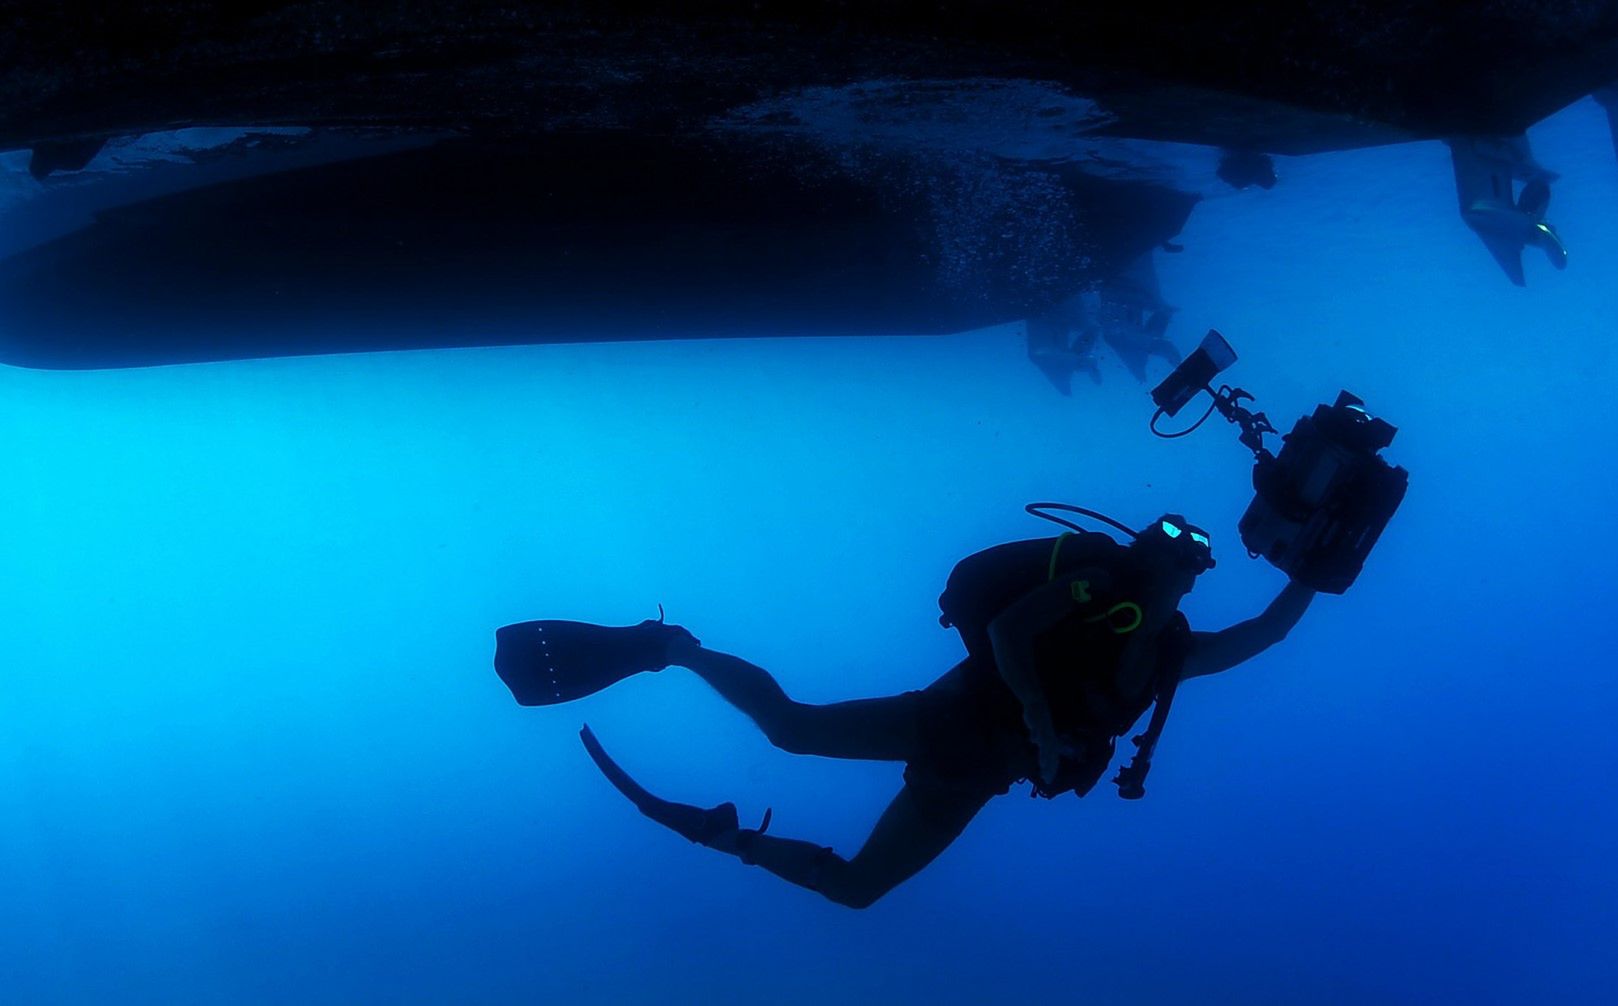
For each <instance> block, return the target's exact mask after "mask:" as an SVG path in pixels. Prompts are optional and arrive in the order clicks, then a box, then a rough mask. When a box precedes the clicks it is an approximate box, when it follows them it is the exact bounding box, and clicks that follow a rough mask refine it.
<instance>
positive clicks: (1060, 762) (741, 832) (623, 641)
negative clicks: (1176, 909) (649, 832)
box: [495, 504, 1315, 908]
mask: <svg viewBox="0 0 1618 1006" xmlns="http://www.w3.org/2000/svg"><path fill="white" fill-rule="evenodd" d="M1036 508H1043V509H1036ZM1052 508H1054V509H1060V510H1066V511H1071V512H1078V513H1082V514H1085V515H1087V516H1091V517H1095V518H1099V519H1101V520H1105V521H1107V522H1108V523H1109V524H1112V525H1113V526H1115V527H1117V528H1119V529H1120V530H1122V531H1124V532H1126V533H1127V534H1129V535H1131V536H1133V541H1132V542H1131V543H1130V544H1128V545H1127V546H1126V545H1123V544H1120V543H1119V542H1118V541H1116V540H1114V539H1113V538H1112V537H1111V536H1110V535H1107V534H1103V533H1099V532H1092V531H1086V530H1084V529H1082V528H1080V527H1079V526H1078V525H1077V524H1073V523H1072V522H1070V521H1067V520H1065V519H1063V518H1061V517H1055V516H1052V515H1051V514H1049V513H1047V512H1044V511H1045V510H1048V509H1052ZM1029 510H1030V512H1032V513H1035V514H1036V515H1038V516H1042V517H1046V518H1047V519H1051V520H1054V521H1056V522H1057V523H1060V524H1062V525H1064V526H1065V527H1068V528H1071V529H1072V530H1071V531H1069V532H1065V533H1063V534H1062V535H1060V536H1059V537H1055V538H1039V539H1031V540H1026V541H1017V542H1009V543H1005V544H1002V545H997V546H994V547H992V548H989V549H986V550H984V551H981V552H978V553H975V554H974V555H971V556H968V557H967V558H966V559H963V560H962V561H961V562H960V563H959V564H957V566H956V567H955V569H954V571H953V572H952V573H951V574H950V578H949V581H948V584H947V586H946V589H945V590H944V593H943V595H942V596H941V597H940V598H939V606H940V608H941V609H942V612H943V616H942V617H941V618H940V619H939V621H940V623H941V624H942V625H945V626H946V627H954V628H955V629H956V630H957V631H958V632H959V633H960V635H961V638H962V641H963V642H964V643H965V645H966V650H967V656H966V658H965V659H964V660H962V661H961V662H960V663H958V664H956V665H955V666H954V667H953V668H952V669H951V670H949V671H948V672H947V673H945V674H944V675H943V676H942V677H940V678H939V679H938V680H936V681H934V682H933V683H932V684H931V685H928V686H927V687H926V688H924V689H921V690H919V691H910V692H905V693H902V694H898V695H891V696H887V697H882V698H869V699H857V700H854V701H847V702H835V703H830V704H827V705H811V704H806V703H802V702H797V701H795V700H793V699H792V698H791V697H790V696H788V695H787V693H786V692H785V691H784V690H783V689H782V688H781V686H780V685H779V684H778V683H777V682H776V681H775V679H774V678H773V677H771V676H770V674H769V673H768V672H767V671H765V670H763V669H762V668H759V667H756V666H754V665H753V664H750V663H748V662H747V661H745V660H743V659H741V658H740V657H735V656H731V655H729V654H726V653H721V652H718V651H716V650H711V649H708V648H706V647H704V646H703V645H702V644H701V642H699V641H698V640H697V639H696V637H694V636H693V635H692V634H691V633H690V632H688V631H686V630H685V629H683V628H681V627H679V626H675V625H670V624H666V623H665V622H664V621H663V620H662V618H661V613H660V617H659V619H658V620H656V621H652V620H648V621H645V622H642V623H641V624H639V625H635V626H627V627H607V626H599V625H591V624H586V623H581V622H565V621H537V622H522V623H518V624H515V625H508V626H505V627H503V628H501V629H500V630H498V631H497V633H496V639H497V650H496V654H495V668H496V671H497V672H498V673H499V675H500V677H501V679H502V680H503V681H504V682H505V683H506V685H507V686H508V687H509V688H510V689H511V691H512V694H513V696H514V697H515V698H516V699H517V701H518V702H519V703H521V704H523V705H554V704H558V703H562V702H568V701H571V700H573V699H576V698H580V697H582V696H585V695H589V694H592V693H594V692H596V691H599V690H601V689H602V688H605V687H607V686H608V685H610V684H613V683H614V682H617V681H620V680H623V679H624V678H626V677H629V676H632V675H634V674H637V673H641V672H649V671H660V670H663V669H664V668H666V667H684V668H687V669H689V670H691V671H692V672H694V673H695V674H696V675H697V676H698V677H700V678H702V679H703V680H704V681H706V682H707V683H708V684H709V685H710V686H712V687H713V689H714V690H715V691H717V692H718V693H719V694H720V696H721V697H723V698H724V699H725V700H726V701H728V702H730V703H731V704H732V705H733V706H735V707H736V708H737V709H739V710H741V711H742V712H743V713H745V714H746V715H747V716H748V717H750V718H751V719H752V720H753V722H754V723H756V724H757V725H758V726H759V728H760V729H762V730H763V732H764V734H765V736H767V737H768V738H769V740H770V742H771V743H772V744H774V745H775V746H776V747H778V748H780V749H782V750H784V751H788V752H791V753H793V754H807V755H820V756H823V757H829V758H851V759H862V760H875V761H892V762H902V763H904V764H905V770H904V786H903V788H902V789H901V790H900V791H899V793H898V795H897V796H896V797H895V798H894V799H893V801H892V803H891V804H889V806H888V808H887V809H886V811H884V812H883V814H882V816H881V818H880V820H879V821H878V822H877V824H876V826H875V828H874V829H873V831H872V832H871V834H870V836H869V838H868V839H867V840H866V842H865V844H864V846H863V847H862V848H861V849H860V850H859V852H858V853H857V854H856V855H854V856H853V857H852V858H845V857H843V856H840V855H838V854H837V853H835V852H833V851H832V850H831V849H828V848H825V847H823V846H820V845H816V844H814V843H812V842H806V841H800V840H797V839H791V838H782V837H779V836H777V835H773V834H769V833H767V829H768V826H769V820H770V814H769V812H768V811H766V812H765V814H764V818H763V822H762V823H761V824H760V825H759V827H757V828H744V827H742V826H741V824H740V821H739V818H738V816H737V811H736V807H735V806H734V805H733V804H730V803H725V804H721V805H719V806H718V807H713V808H701V807H696V806H690V805H686V804H678V803H673V802H670V801H667V800H663V799H660V798H659V797H657V796H654V795H653V794H651V793H650V792H648V791H647V790H646V789H645V788H643V787H642V786H640V785H639V784H638V783H637V782H636V781H635V780H634V779H632V778H631V777H630V776H629V775H628V774H627V773H626V772H624V770H623V769H622V768H620V767H619V766H618V765H617V764H616V763H615V762H614V761H613V760H612V759H611V758H610V757H609V756H608V755H607V752H606V751H605V750H604V749H603V748H602V746H601V744H600V742H599V741H598V740H597V739H596V738H595V735H594V734H593V733H592V732H591V731H590V729H589V727H588V726H586V727H584V728H583V730H582V731H581V736H582V738H583V741H584V744H585V746H586V748H587V750H588V751H589V754H590V755H591V757H592V758H593V759H594V760H595V762H596V764H597V765H598V767H599V768H600V769H601V770H602V772H603V773H604V774H605V775H606V776H607V778H608V779H609V780H610V781H611V782H612V783H613V785H614V786H615V787H617V788H618V789H619V790H620V792H622V793H623V794H624V795H625V796H626V797H628V798H629V799H630V800H631V801H632V802H634V804H635V805H636V806H637V807H638V808H639V809H640V811H641V812H642V813H644V814H645V815H646V816H648V817H650V818H652V819H653V820H655V821H658V822H659V823H661V824H663V825H665V826H667V827H669V828H671V829H672V830H674V831H676V832H677V833H679V834H681V835H683V836H684V837H685V838H687V839H689V840H691V841H692V842H696V843H698V844H701V845H704V846H707V847H708V848H711V849H716V850H719V851H721V852H726V853H729V854H731V855H734V856H736V857H737V858H738V859H740V860H741V861H742V862H743V863H747V864H750V865H755V866H760V867H763V868H764V869H765V870H768V871H769V872H771V873H773V874H775V875H776V876H778V877H780V878H782V879H784V880H786V881H788V882H790V883H793V884H796V885H798V886H800V887H804V888H807V889H809V890H811V891H814V892H816V893H818V894H820V895H822V896H823V897H825V898H827V899H829V900H831V901H833V902H836V903H837V904H840V905H846V906H849V907H851V908H864V907H867V906H869V905H871V904H872V903H874V902H875V901H876V900H877V899H879V898H880V897H882V896H883V895H884V894H886V893H887V892H888V891H890V890H892V889H893V888H894V887H896V886H897V885H898V884H900V883H901V882H903V881H904V880H906V879H908V878H909V877H911V876H913V875H914V874H916V873H917V872H918V871H920V870H921V869H922V868H923V867H925V866H926V865H927V864H928V863H930V862H932V861H933V859H934V858H936V857H937V856H938V855H939V854H940V853H942V852H943V851H944V850H945V849H946V848H947V847H948V846H949V845H950V843H951V842H953V841H954V840H955V839H956V837H958V836H959V835H960V834H961V833H962V831H963V830H964V829H965V828H966V826H967V825H968V824H969V823H970V822H971V820H972V819H973V817H974V816H975V815H976V814H977V813H978V811H979V810H980V809H982V807H983V806H984V805H985V804H986V803H987V802H988V801H989V800H991V799H993V798H994V797H996V796H999V795H1002V794H1005V793H1007V792H1009V791H1010V789H1011V787H1012V786H1013V785H1015V784H1017V783H1019V782H1022V781H1027V782H1030V783H1032V785H1033V790H1034V793H1036V794H1038V795H1040V796H1044V797H1047V798H1054V797H1056V796H1058V795H1060V794H1063V793H1068V792H1072V793H1074V794H1076V795H1078V796H1081V797H1082V796H1084V795H1085V794H1086V793H1088V792H1089V791H1090V790H1091V788H1092V787H1094V786H1095V784H1096V783H1097V781H1099V780H1100V778H1101V776H1102V775H1103V774H1104V773H1105V772H1106V770H1107V766H1108V765H1109V763H1110V762H1111V760H1112V757H1113V753H1114V748H1115V744H1116V740H1117V738H1118V737H1119V736H1121V735H1123V734H1125V733H1126V732H1128V731H1129V730H1130V728H1131V726H1132V725H1133V724H1134V723H1135V722H1136V721H1137V720H1138V719H1139V718H1140V717H1141V716H1142V715H1143V714H1144V713H1145V711H1146V710H1147V709H1148V708H1149V707H1153V706H1154V704H1155V709H1154V710H1153V713H1152V716H1151V722H1150V725H1149V726H1148V727H1147V729H1146V731H1145V732H1144V733H1143V734H1142V735H1140V736H1137V737H1135V738H1134V743H1135V744H1136V746H1137V749H1138V750H1137V752H1136V754H1135V757H1134V760H1133V761H1132V762H1131V764H1130V765H1129V766H1127V767H1125V768H1124V769H1122V770H1121V771H1120V772H1119V773H1118V776H1117V778H1115V779H1114V782H1115V783H1117V784H1118V786H1119V793H1120V795H1121V796H1123V797H1125V798H1130V799H1133V798H1138V797H1140V796H1141V795H1143V794H1144V792H1145V788H1144V778H1145V775H1146V771H1147V769H1148V768H1149V766H1150V762H1151V757H1152V754H1153V751H1154V749H1155V747H1156V744H1157V738H1158V735H1159V734H1160V733H1161V731H1162V728H1163V723H1164V720H1165V719H1166V717H1167V713H1168V708H1169V704H1170V702H1171V701H1172V699H1173V696H1174V692H1175V689H1176V687H1177V686H1178V685H1179V683H1180V682H1181V681H1182V680H1184V679H1187V678H1195V677H1202V676H1205V675H1209V674H1216V673H1219V672H1221V671H1225V670H1228V669H1230V668H1232V667H1235V666H1236V665H1237V664H1240V663H1242V662H1244V661H1246V660H1249V659H1251V658H1252V657H1254V656H1256V655H1257V654H1259V653H1261V652H1263V651H1264V650H1266V649H1268V648H1269V647H1271V646H1274V645H1275V644H1276V643H1278V642H1280V641H1281V640H1282V639H1283V638H1285V637H1286V635H1287V633H1288V631H1289V630H1290V629H1291V628H1292V627H1293V626H1294V625H1295V624H1296V623H1297V622H1298V620H1299V618H1300V617H1302V615H1303V613H1304V610H1305V609H1306V608H1307V607H1308V606H1309V603H1310V601H1311V599H1312V598H1313V597H1314V594H1315V591H1314V590H1313V589H1312V588H1310V587H1307V586H1304V585H1302V584H1300V583H1298V582H1297V581H1296V580H1289V583H1288V585H1287V586H1286V587H1284V588H1283V589H1282V590H1281V592H1280V593H1279V595H1278V596H1277V597H1276V598H1275V599H1274V600H1273V601H1271V602H1270V604H1269V606H1268V607H1267V608H1265V609H1264V611H1263V612H1262V613H1260V614H1259V615H1257V616H1256V617H1254V618H1251V619H1248V620H1247V621H1244V622H1241V623H1239V624H1237V625H1234V626H1231V627H1229V628H1226V629H1224V630H1221V631H1218V632H1194V631H1192V630H1191V628H1190V627H1189V625H1188V624H1187V622H1186V619H1185V617H1184V616H1183V615H1182V614H1180V612H1179V604H1180V600H1181V598H1183V597H1184V596H1185V595H1186V594H1187V593H1188V592H1189V591H1190V590H1191V588H1192V587H1193V586H1194V585H1195V583H1196V582H1197V579H1198V577H1200V576H1201V575H1202V574H1203V573H1204V572H1206V571H1208V570H1209V569H1212V568H1213V566H1214V560H1213V555H1212V552H1211V548H1210V543H1209V538H1208V535H1207V533H1206V532H1205V531H1203V530H1202V529H1201V528H1198V527H1196V526H1194V525H1192V524H1190V523H1189V522H1187V521H1186V520H1185V519H1184V518H1183V517H1180V516H1178V515H1175V514H1169V515H1165V516H1164V517H1162V518H1161V519H1159V520H1157V521H1155V522H1153V523H1152V524H1151V525H1150V526H1148V527H1147V528H1146V529H1144V530H1142V531H1134V530H1131V529H1130V528H1128V527H1126V526H1125V525H1123V524H1121V523H1118V522H1117V521H1113V520H1112V519H1111V518H1108V517H1105V516H1104V515H1100V514H1096V513H1095V512H1094V511H1088V510H1084V509H1083V508H1078V507H1071V506H1067V505H1065V504H1031V505H1030V507H1029Z"/></svg>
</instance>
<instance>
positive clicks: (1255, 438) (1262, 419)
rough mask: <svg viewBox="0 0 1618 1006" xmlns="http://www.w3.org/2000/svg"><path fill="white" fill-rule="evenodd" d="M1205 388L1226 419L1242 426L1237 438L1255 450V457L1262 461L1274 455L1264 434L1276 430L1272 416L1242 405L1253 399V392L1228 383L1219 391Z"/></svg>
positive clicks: (1215, 406) (1243, 444) (1214, 405)
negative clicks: (1271, 421)
mask: <svg viewBox="0 0 1618 1006" xmlns="http://www.w3.org/2000/svg"><path fill="white" fill-rule="evenodd" d="M1205 390H1207V391H1208V393H1209V394H1211V395H1213V407H1214V409H1216V410H1217V411H1218V412H1219V414H1220V415H1221V416H1224V417H1225V421H1226V422H1229V423H1234V424H1236V425H1237V426H1239V427H1241V431H1242V433H1241V436H1240V437H1238V438H1237V439H1238V440H1240V441H1241V442H1242V446H1243V447H1246V448H1247V449H1248V450H1250V451H1252V452H1253V457H1255V458H1257V459H1259V460H1260V461H1263V460H1264V459H1265V458H1269V457H1273V455H1271V454H1270V451H1269V449H1268V448H1266V447H1265V446H1264V434H1266V433H1274V432H1276V429H1275V427H1274V426H1271V425H1270V417H1269V416H1266V415H1265V414H1264V413H1262V412H1253V411H1252V410H1250V409H1246V408H1243V407H1242V403H1243V402H1251V401H1253V396H1252V395H1251V394H1249V393H1247V392H1246V391H1243V390H1242V389H1241V388H1233V387H1231V386H1230V385H1228V384H1226V385H1224V386H1222V387H1221V388H1220V389H1219V390H1218V391H1214V390H1213V389H1212V388H1207V389H1205Z"/></svg>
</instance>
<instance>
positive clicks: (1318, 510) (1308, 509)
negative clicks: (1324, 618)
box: [1236, 391, 1410, 594]
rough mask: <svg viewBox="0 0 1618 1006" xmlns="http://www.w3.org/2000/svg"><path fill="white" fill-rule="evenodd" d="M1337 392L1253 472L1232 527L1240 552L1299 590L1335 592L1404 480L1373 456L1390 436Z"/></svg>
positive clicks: (1351, 575) (1355, 569) (1360, 560)
mask: <svg viewBox="0 0 1618 1006" xmlns="http://www.w3.org/2000/svg"><path fill="white" fill-rule="evenodd" d="M1363 406H1364V403H1363V402H1362V401H1360V399H1358V398H1356V397H1354V396H1353V395H1351V394H1349V393H1348V392H1346V391H1344V392H1341V393H1339V394H1338V396H1337V401H1336V402H1334V403H1333V404H1331V405H1321V406H1318V407H1316V409H1315V411H1314V414H1313V415H1309V416H1304V417H1303V418H1301V419H1299V420H1298V422H1297V424H1296V425H1294V426H1293V427H1292V432H1290V433H1288V434H1286V436H1284V437H1282V438H1281V453H1280V454H1279V455H1274V456H1272V455H1270V454H1269V452H1268V451H1266V452H1265V453H1264V454H1263V455H1262V456H1260V457H1259V459H1258V462H1257V463H1256V464H1255V465H1254V466H1253V490H1254V496H1253V502H1252V503H1251V504H1249V505H1248V507H1247V512H1246V513H1244V514H1242V519H1241V520H1240V521H1239V522H1238V523H1237V525H1236V529H1237V532H1238V533H1239V534H1240V535H1241V539H1242V544H1243V545H1244V546H1245V547H1246V548H1247V551H1248V554H1250V555H1254V556H1263V557H1264V558H1265V559H1266V560H1268V561H1269V563H1270V564H1271V565H1273V566H1274V567H1275V568H1277V569H1279V570H1281V571H1282V572H1284V573H1286V574H1287V575H1288V576H1290V577H1292V578H1293V579H1294V580H1297V581H1298V582H1299V583H1302V584H1304V585H1306V586H1309V587H1312V588H1314V589H1315V590H1318V591H1321V592H1323V593H1327V594H1341V593H1342V592H1343V591H1345V590H1347V589H1348V588H1349V586H1350V585H1351V584H1353V582H1354V580H1355V579H1356V578H1357V577H1358V576H1359V575H1360V570H1361V569H1363V568H1364V566H1365V559H1366V557H1367V556H1369V555H1370V554H1371V549H1372V547H1374V546H1375V545H1376V542H1377V539H1378V538H1380V537H1381V535H1382V530H1383V529H1384V528H1386V527H1387V526H1388V521H1389V520H1390V519H1392V517H1393V514H1394V512H1395V511H1396V510H1398V509H1399V504H1400V503H1401V502H1402V501H1403V500H1404V497H1405V490H1406V489H1407V488H1408V487H1409V484H1410V474H1409V473H1408V472H1407V471H1405V470H1404V469H1403V468H1400V467H1397V466H1395V465H1390V464H1388V462H1387V461H1385V460H1383V459H1382V457H1380V455H1379V454H1378V452H1379V451H1381V450H1382V449H1383V448H1384V447H1387V446H1388V445H1389V444H1390V443H1392V442H1393V437H1394V434H1395V433H1397V432H1398V430H1397V429H1395V428H1394V427H1393V426H1392V425H1391V424H1389V423H1388V422H1386V421H1385V420H1381V419H1375V418H1372V417H1371V416H1370V415H1369V414H1367V413H1366V411H1365V409H1364V407H1363Z"/></svg>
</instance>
